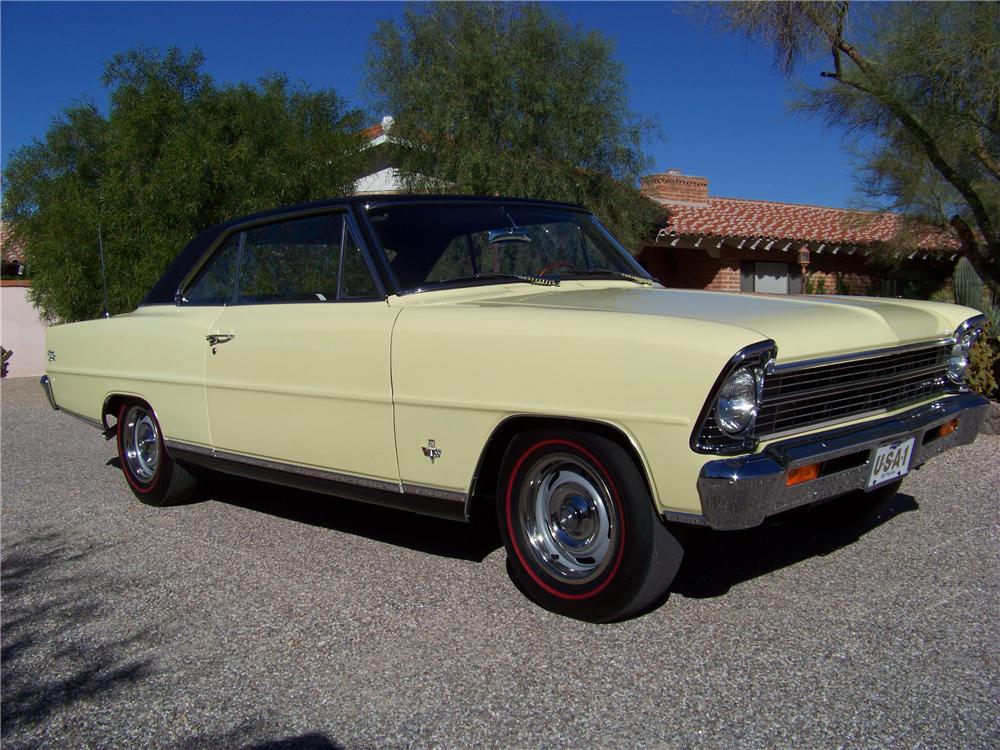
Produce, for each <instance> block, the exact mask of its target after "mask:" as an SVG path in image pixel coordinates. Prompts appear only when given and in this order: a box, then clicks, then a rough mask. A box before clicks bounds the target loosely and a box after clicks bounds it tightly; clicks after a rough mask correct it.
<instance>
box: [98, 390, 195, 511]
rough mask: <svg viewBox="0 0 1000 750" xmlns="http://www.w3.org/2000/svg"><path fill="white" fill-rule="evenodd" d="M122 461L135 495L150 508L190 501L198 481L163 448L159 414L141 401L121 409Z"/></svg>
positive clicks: (119, 436) (125, 404)
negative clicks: (158, 420) (158, 419)
mask: <svg viewBox="0 0 1000 750" xmlns="http://www.w3.org/2000/svg"><path fill="white" fill-rule="evenodd" d="M117 427H118V460H119V462H120V463H121V467H122V472H123V473H124V474H125V480H126V481H127V482H128V486H129V488H130V489H131V490H132V493H133V494H134V495H135V496H136V497H137V498H139V499H140V500H141V501H142V502H144V503H146V504H147V505H158V506H159V505H173V504H176V503H182V502H184V501H185V500H187V499H188V498H189V497H190V496H191V494H192V493H193V492H194V490H195V486H196V484H197V482H196V480H195V478H194V477H193V476H192V475H191V474H190V472H188V471H187V469H185V468H184V467H183V466H180V465H179V464H177V463H176V462H175V461H174V460H173V459H172V458H170V456H169V455H168V454H167V451H166V450H165V449H164V447H163V436H162V435H161V433H160V425H159V422H157V421H156V415H155V414H154V413H153V410H152V409H150V408H149V406H148V405H146V404H144V403H142V402H141V401H129V402H126V403H124V404H122V406H121V408H120V409H119V410H118V426H117Z"/></svg>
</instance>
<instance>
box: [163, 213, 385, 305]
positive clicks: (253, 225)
mask: <svg viewBox="0 0 1000 750" xmlns="http://www.w3.org/2000/svg"><path fill="white" fill-rule="evenodd" d="M338 213H339V214H343V216H344V221H345V222H346V224H349V225H350V228H351V232H352V234H353V235H354V241H355V242H356V243H357V245H358V248H359V249H360V250H361V256H362V257H363V258H364V261H365V266H366V267H367V268H368V273H369V275H370V276H371V277H372V281H374V282H375V289H376V292H377V295H378V296H374V297H371V298H363V299H355V300H352V301H355V302H372V301H384V300H385V299H386V297H387V296H388V295H387V294H386V290H385V285H384V284H383V283H382V278H381V276H380V274H378V273H376V271H375V264H374V262H373V261H372V259H371V256H370V250H369V248H368V244H367V243H366V242H365V241H364V238H363V235H362V233H361V231H360V229H359V227H358V223H357V221H356V220H355V217H354V214H353V212H352V211H351V209H350V205H349V204H347V203H343V204H337V205H333V206H321V207H317V208H307V209H301V210H298V211H289V212H288V213H284V214H278V215H276V216H267V217H264V218H258V219H250V220H247V221H244V222H240V223H239V224H235V225H233V226H231V227H228V228H227V229H226V231H225V232H222V233H220V234H219V236H218V237H216V238H215V240H213V241H212V244H211V245H209V246H208V248H207V249H206V250H205V252H204V253H202V255H201V257H200V258H199V259H198V261H197V262H196V263H194V264H192V266H191V268H190V269H188V272H187V273H186V274H185V275H184V277H183V278H182V279H181V283H180V284H178V285H177V291H176V292H175V293H174V305H175V306H177V307H181V306H184V305H188V304H191V306H200V307H213V306H214V307H224V306H225V305H197V304H196V303H187V302H185V301H184V292H186V291H187V289H188V288H189V287H190V286H191V284H192V283H194V280H195V278H196V277H197V276H198V274H199V273H201V270H202V269H203V268H204V267H205V265H206V264H207V263H208V262H209V261H210V260H211V259H212V257H213V256H214V255H215V253H216V251H217V250H218V249H219V248H220V247H221V246H222V245H224V244H225V243H226V242H228V241H229V239H230V238H231V237H233V236H234V235H236V234H238V233H240V232H246V231H248V230H250V229H257V228H258V227H263V226H268V225H271V224H283V223H285V222H288V221H295V220H296V219H308V218H312V217H314V216H323V215H325V214H331V215H332V214H338ZM342 236H343V235H342ZM343 247H344V244H343V240H341V245H340V248H341V256H343ZM339 283H340V282H339V280H338V285H339ZM338 291H339V290H338ZM233 293H234V295H235V294H236V290H235V289H234V292H233ZM336 301H337V302H339V301H340V299H339V294H338V299H337V300H336ZM246 304H259V303H256V302H251V303H246Z"/></svg>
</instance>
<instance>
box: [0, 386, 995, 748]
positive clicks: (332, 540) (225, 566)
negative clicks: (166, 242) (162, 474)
mask: <svg viewBox="0 0 1000 750" xmlns="http://www.w3.org/2000/svg"><path fill="white" fill-rule="evenodd" d="M0 397H2V404H3V409H2V420H3V424H2V441H3V442H2V462H3V463H2V492H3V506H2V515H0V519H2V535H3V536H2V564H3V569H2V574H3V615H2V621H3V633H2V637H3V644H2V645H3V665H2V666H3V683H2V689H3V699H2V709H3V715H2V719H3V729H2V733H3V734H2V739H3V746H4V747H5V748H8V749H9V750H14V749H15V748H28V747H39V748H42V747H51V748H55V747H60V748H61V747H66V748H71V747H72V748H77V747H95V748H97V747H106V748H215V747H251V748H297V747H302V748H324V749H329V748H339V747H345V748H347V747H349V748H354V747H398V746H405V747H455V748H458V747H463V748H464V747H473V746H484V747H517V748H522V747H523V748H536V747H568V746H574V747H600V748H611V747H628V748H631V747H637V746H650V747H719V748H732V747H789V748H804V747H809V748H811V747H839V746H848V747H905V748H913V747H963V748H996V747H997V746H998V745H1000V710H998V707H1000V669H998V644H1000V608H998V601H1000V599H998V592H1000V581H998V572H1000V565H998V562H1000V545H998V543H997V541H998V526H1000V523H998V512H997V511H998V487H1000V438H998V437H987V436H981V437H980V438H979V440H977V442H976V443H975V444H974V445H972V446H969V447H967V448H963V449H959V450H958V451H955V452H953V453H951V454H950V455H948V456H946V457H944V458H940V459H938V460H937V461H935V462H932V463H930V464H929V465H927V466H926V467H925V468H923V469H922V470H920V471H918V472H915V473H914V474H913V475H912V476H910V477H908V478H907V479H906V481H905V482H904V484H903V488H902V494H900V495H898V496H897V497H896V499H895V501H894V503H893V505H892V507H891V509H890V512H889V513H888V514H886V515H885V516H883V517H882V518H880V519H879V522H878V523H877V524H875V525H874V526H869V527H865V528H862V529H857V530H855V531H853V532H844V531H841V532H836V531H832V530H824V529H821V528H819V527H818V526H817V523H816V520H815V519H814V518H812V517H809V516H807V515H804V514H800V515H799V516H798V517H791V518H786V519H784V520H783V522H782V523H780V524H771V525H768V526H765V527H762V528H759V529H754V530H751V531H745V532H732V533H727V534H723V533H710V532H701V533H698V534H697V535H695V536H694V538H693V539H692V541H691V544H690V548H689V553H688V556H687V558H686V559H685V564H684V567H683V569H682V571H681V574H680V576H679V578H678V580H677V582H676V584H675V586H674V593H673V594H672V595H671V596H670V598H669V599H668V600H667V601H666V602H665V603H664V604H663V605H662V606H661V607H659V608H658V609H657V610H655V611H654V612H652V613H650V614H648V615H646V616H644V617H641V618H639V619H636V620H632V621H630V622H625V623H620V624H616V625H605V626H598V625H589V624H583V623H579V622H574V621H571V620H567V619H563V618H560V617H557V616H555V615H552V614H549V613H547V612H545V611H543V610H541V609H539V608H538V607H536V606H534V605H532V604H531V603H530V602H528V601H527V600H526V599H524V597H523V596H522V595H521V594H520V593H519V592H518V590H517V589H516V588H515V587H514V586H513V585H512V583H511V581H510V579H509V578H508V576H507V572H506V567H505V556H504V553H503V550H502V549H500V548H498V544H497V542H496V540H495V539H494V538H493V537H492V536H491V535H490V534H489V533H485V532H477V531H476V530H475V529H472V528H470V527H466V526H462V525H457V524H450V523H446V522H441V521H436V520H432V519H423V518H419V517H415V516H410V515H407V514H405V513H400V512H393V511H387V510H382V509H377V508H368V507H364V506H358V505H354V504H351V503H348V502H344V501H338V500H335V499H332V498H326V497H323V496H313V495H308V494H304V493H298V492H292V491H289V490H285V489H282V488H276V487H272V486H268V485H262V484H253V483H248V482H236V481H233V482H228V481H225V482H220V483H218V485H217V486H215V487H213V488H212V489H211V490H210V492H209V498H210V499H208V500H206V501H204V502H200V503H195V504H190V505H186V506H182V507H176V508H168V509H156V508H149V507H146V506H143V505H141V504H140V503H138V501H136V500H135V499H133V497H132V495H131V493H129V491H128V490H127V488H126V485H125V482H124V480H123V478H122V476H121V474H120V472H119V470H118V469H116V468H115V465H114V461H113V459H114V457H115V448H114V443H113V442H107V443H106V442H105V441H104V440H102V439H101V437H100V435H99V433H98V432H97V431H96V430H94V429H93V428H90V427H87V426H86V425H84V424H82V423H80V422H78V421H76V420H74V419H72V418H70V417H68V416H65V415H62V414H57V413H55V412H52V411H51V410H50V409H49V408H48V405H47V404H46V402H45V399H44V396H43V394H42V392H41V390H40V389H39V387H38V385H37V383H36V382H35V380H34V379H19V380H6V381H4V382H3V387H2V393H0Z"/></svg>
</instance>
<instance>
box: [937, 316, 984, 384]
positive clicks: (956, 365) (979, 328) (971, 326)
mask: <svg viewBox="0 0 1000 750" xmlns="http://www.w3.org/2000/svg"><path fill="white" fill-rule="evenodd" d="M985 322H986V316H985V315H977V316H976V317H974V318H969V319H968V320H966V321H965V322H964V323H962V325H960V326H959V327H958V328H956V329H955V333H954V334H952V337H951V338H950V339H949V340H948V341H949V343H950V344H951V348H950V349H949V350H948V356H947V357H946V359H945V375H946V376H947V377H948V380H950V381H951V382H952V383H954V384H955V385H958V386H964V385H965V375H966V373H967V372H968V371H969V352H970V351H972V347H973V346H975V344H976V341H977V340H978V339H979V336H980V335H981V334H982V332H983V325H984V324H985Z"/></svg>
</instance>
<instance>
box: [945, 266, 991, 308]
mask: <svg viewBox="0 0 1000 750" xmlns="http://www.w3.org/2000/svg"><path fill="white" fill-rule="evenodd" d="M952 285H953V286H954V288H955V302H957V303H958V304H960V305H965V306H966V307H974V308H976V309H977V310H978V309H980V308H981V307H982V306H983V282H982V280H981V279H980V278H979V274H977V273H976V269H974V268H973V267H972V264H971V263H969V260H968V258H960V259H959V261H958V264H957V265H956V266H955V273H954V275H953V276H952Z"/></svg>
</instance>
